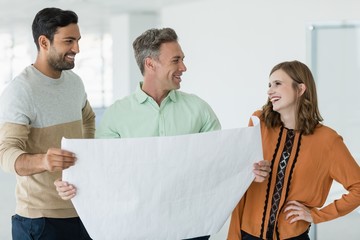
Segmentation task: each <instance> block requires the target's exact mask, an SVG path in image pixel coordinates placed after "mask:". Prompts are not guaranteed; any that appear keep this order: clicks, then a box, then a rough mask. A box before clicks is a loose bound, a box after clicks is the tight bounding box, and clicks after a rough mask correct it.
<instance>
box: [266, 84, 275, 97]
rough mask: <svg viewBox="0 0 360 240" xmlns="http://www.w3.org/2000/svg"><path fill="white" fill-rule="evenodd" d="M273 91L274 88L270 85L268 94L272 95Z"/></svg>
mask: <svg viewBox="0 0 360 240" xmlns="http://www.w3.org/2000/svg"><path fill="white" fill-rule="evenodd" d="M273 93H274V89H273V88H272V87H271V86H270V87H269V89H268V90H267V94H268V95H269V96H270V95H271V94H273Z"/></svg>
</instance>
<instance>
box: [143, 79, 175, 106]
mask: <svg viewBox="0 0 360 240" xmlns="http://www.w3.org/2000/svg"><path fill="white" fill-rule="evenodd" d="M141 89H142V90H143V91H144V92H145V93H146V94H147V95H149V96H150V97H152V98H153V99H154V100H155V102H156V103H157V104H158V105H159V106H160V104H161V102H162V101H163V100H164V99H165V98H166V96H167V95H168V94H169V92H170V91H168V90H163V89H161V88H160V87H157V86H156V85H155V84H148V83H147V82H146V81H144V82H143V84H142V86H141Z"/></svg>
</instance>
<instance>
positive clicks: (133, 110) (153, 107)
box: [55, 28, 269, 240]
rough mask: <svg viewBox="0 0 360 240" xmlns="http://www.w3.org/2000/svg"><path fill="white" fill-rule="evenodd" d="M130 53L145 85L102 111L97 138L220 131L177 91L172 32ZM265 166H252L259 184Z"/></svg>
mask: <svg viewBox="0 0 360 240" xmlns="http://www.w3.org/2000/svg"><path fill="white" fill-rule="evenodd" d="M133 48H134V53H135V58H136V61H137V64H138V65H139V68H140V71H141V73H142V75H143V81H142V82H140V83H139V85H138V88H137V90H136V91H135V92H134V93H133V94H131V95H129V96H127V97H125V98H123V99H120V100H118V101H116V102H115V103H114V104H112V105H111V106H110V107H109V108H108V109H107V110H106V111H105V112H104V115H103V117H102V119H101V122H100V126H99V127H98V129H97V130H96V138H129V137H153V136H175V135H182V134H191V133H201V132H208V131H213V130H220V129H221V125H220V122H219V120H218V118H217V117H216V115H215V113H214V111H213V110H212V109H211V107H210V106H209V104H207V103H206V102H205V101H204V100H202V99H201V98H199V97H198V96H196V95H194V94H188V93H184V92H181V91H179V90H178V89H179V88H180V83H181V76H182V74H183V72H185V71H186V66H185V64H184V53H183V51H182V50H181V47H180V45H179V43H178V37H177V34H176V33H175V31H174V30H173V29H171V28H163V29H149V30H147V31H145V32H144V33H143V34H141V35H140V36H139V37H137V38H136V39H135V41H134V42H133ZM263 162H265V161H261V162H259V164H258V165H256V166H254V168H255V169H254V173H255V175H256V179H255V181H258V182H260V181H263V180H264V179H265V178H266V176H267V175H268V173H267V172H268V171H269V166H268V165H267V164H265V165H263V164H262V163H263ZM55 185H56V186H57V190H58V192H59V195H60V196H61V197H62V198H63V199H71V198H72V197H73V196H75V192H76V189H75V187H74V186H73V185H71V184H68V183H67V182H62V181H58V182H55ZM209 237H210V236H204V237H197V238H193V239H192V240H195V239H196V240H207V239H209Z"/></svg>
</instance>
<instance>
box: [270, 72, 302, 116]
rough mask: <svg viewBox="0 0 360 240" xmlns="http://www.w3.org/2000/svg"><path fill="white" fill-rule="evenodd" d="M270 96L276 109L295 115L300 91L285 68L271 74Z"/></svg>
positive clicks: (285, 113)
mask: <svg viewBox="0 0 360 240" xmlns="http://www.w3.org/2000/svg"><path fill="white" fill-rule="evenodd" d="M295 84H296V83H295ZM268 96H269V100H270V101H271V103H272V105H273V110H274V111H276V112H278V113H280V114H281V115H289V114H291V115H292V116H295V112H296V103H297V98H298V92H297V90H296V89H295V88H294V81H293V80H292V79H291V78H290V76H289V75H288V74H286V73H285V72H284V71H283V70H281V69H279V70H276V71H275V72H273V73H272V74H271V75H270V79H269V90H268Z"/></svg>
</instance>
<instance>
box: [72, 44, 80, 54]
mask: <svg viewBox="0 0 360 240" xmlns="http://www.w3.org/2000/svg"><path fill="white" fill-rule="evenodd" d="M71 51H73V52H74V53H79V52H80V47H79V42H77V41H74V44H73V46H72V48H71Z"/></svg>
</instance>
